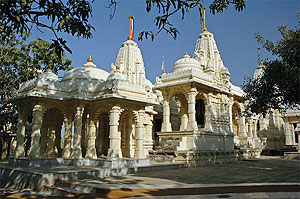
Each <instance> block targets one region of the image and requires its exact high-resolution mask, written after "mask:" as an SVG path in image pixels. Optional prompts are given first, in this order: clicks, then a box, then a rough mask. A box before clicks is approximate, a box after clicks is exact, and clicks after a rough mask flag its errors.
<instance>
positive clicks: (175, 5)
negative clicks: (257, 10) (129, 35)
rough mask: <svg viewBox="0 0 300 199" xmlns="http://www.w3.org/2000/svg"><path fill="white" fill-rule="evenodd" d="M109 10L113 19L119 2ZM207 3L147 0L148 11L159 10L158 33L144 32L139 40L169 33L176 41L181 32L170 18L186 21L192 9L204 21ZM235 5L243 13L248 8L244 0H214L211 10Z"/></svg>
mask: <svg viewBox="0 0 300 199" xmlns="http://www.w3.org/2000/svg"><path fill="white" fill-rule="evenodd" d="M110 2H111V3H110V5H109V8H111V9H112V14H111V18H112V17H113V15H114V13H115V11H116V6H117V2H116V0H110ZM205 2H206V1H204V0H146V11H147V12H150V11H152V10H153V9H154V8H157V10H158V13H159V15H158V16H157V17H155V20H154V22H155V25H156V27H157V29H158V30H157V31H156V32H155V33H154V32H153V31H151V30H150V31H149V30H148V31H142V32H141V33H140V34H139V37H138V39H139V40H143V37H145V38H146V39H147V38H148V37H149V38H151V39H152V40H154V38H155V36H157V35H158V34H159V33H160V32H161V31H165V32H167V33H168V34H169V35H171V36H172V37H173V38H174V39H176V37H177V35H178V34H179V31H178V29H177V28H176V27H174V25H173V24H172V23H171V20H170V18H171V17H172V16H173V15H176V14H177V13H180V14H181V19H182V20H184V17H185V15H186V13H188V12H190V11H191V10H192V9H198V10H199V14H200V18H201V19H202V14H203V9H204V4H205ZM231 4H232V5H234V8H235V10H237V11H243V10H244V9H245V8H246V4H245V1H244V0H214V1H212V3H211V4H210V5H209V9H210V11H211V13H213V14H216V13H222V12H223V11H224V10H225V9H227V8H228V7H229V6H230V5H231Z"/></svg>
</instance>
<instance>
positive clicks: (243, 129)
mask: <svg viewBox="0 0 300 199" xmlns="http://www.w3.org/2000/svg"><path fill="white" fill-rule="evenodd" d="M239 126H240V135H239V136H240V137H247V132H246V121H245V116H243V115H241V117H240V125H239Z"/></svg>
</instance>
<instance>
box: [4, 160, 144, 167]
mask: <svg viewBox="0 0 300 199" xmlns="http://www.w3.org/2000/svg"><path fill="white" fill-rule="evenodd" d="M8 165H11V166H20V167H41V166H99V167H104V168H121V167H132V166H149V165H150V159H141V160H134V159H129V158H128V159H126V158H122V159H117V160H106V159H84V158H83V159H66V158H41V159H28V158H10V159H9V161H8Z"/></svg>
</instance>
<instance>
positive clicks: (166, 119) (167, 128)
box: [161, 95, 172, 132]
mask: <svg viewBox="0 0 300 199" xmlns="http://www.w3.org/2000/svg"><path fill="white" fill-rule="evenodd" d="M163 108H164V110H163V123H162V127H161V131H162V132H171V131H172V126H171V122H170V102H169V99H168V96H165V95H164V104H163Z"/></svg>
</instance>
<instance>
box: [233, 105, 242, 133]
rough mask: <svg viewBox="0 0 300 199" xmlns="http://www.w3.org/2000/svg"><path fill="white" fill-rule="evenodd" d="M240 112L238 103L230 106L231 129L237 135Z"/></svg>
mask: <svg viewBox="0 0 300 199" xmlns="http://www.w3.org/2000/svg"><path fill="white" fill-rule="evenodd" d="M240 112H241V111H240V108H239V106H238V104H236V103H234V104H233V106H232V131H233V134H234V135H235V136H239V126H240V125H239V123H240Z"/></svg>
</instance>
